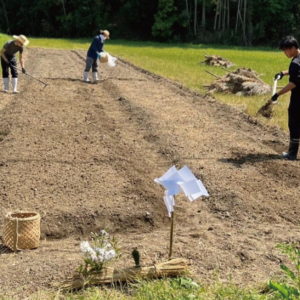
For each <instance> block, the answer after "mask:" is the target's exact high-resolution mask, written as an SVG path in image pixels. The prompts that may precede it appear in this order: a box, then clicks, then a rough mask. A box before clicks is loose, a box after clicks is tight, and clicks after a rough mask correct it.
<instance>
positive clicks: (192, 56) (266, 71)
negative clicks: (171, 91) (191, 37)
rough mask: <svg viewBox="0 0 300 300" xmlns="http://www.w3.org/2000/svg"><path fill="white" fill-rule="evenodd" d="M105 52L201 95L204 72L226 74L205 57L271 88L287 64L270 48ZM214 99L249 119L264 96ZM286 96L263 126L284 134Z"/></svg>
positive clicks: (42, 41)
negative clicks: (222, 61) (241, 70)
mask: <svg viewBox="0 0 300 300" xmlns="http://www.w3.org/2000/svg"><path fill="white" fill-rule="evenodd" d="M9 38H10V37H9V36H6V35H3V34H0V43H1V44H3V43H4V42H5V41H6V40H8V39H9ZM90 41H91V39H72V40H71V39H46V38H30V45H29V47H48V48H59V49H87V48H88V47H89V44H90ZM105 50H106V51H107V52H109V53H111V54H112V55H116V56H119V57H121V58H123V59H126V60H129V61H131V62H132V63H134V64H136V65H138V66H140V67H142V68H145V69H148V70H150V71H152V72H154V73H157V74H159V75H162V76H165V77H168V78H170V79H173V80H175V81H178V82H180V83H182V84H184V85H185V86H187V87H189V88H191V89H194V90H196V91H198V92H201V93H204V92H205V88H204V87H203V86H204V85H207V84H209V83H211V82H212V81H213V80H214V77H213V76H212V75H209V74H208V73H207V72H205V70H208V71H210V72H211V73H214V74H216V75H224V74H226V71H225V70H223V69H221V68H217V67H210V66H206V65H204V64H201V63H200V62H201V61H203V60H204V55H206V54H209V55H211V54H217V55H220V56H222V57H224V58H227V59H229V60H230V61H232V62H233V63H234V64H235V66H234V67H232V68H230V69H229V70H232V71H233V70H235V69H236V68H238V67H247V68H251V69H253V70H255V71H256V72H257V73H258V74H261V79H262V80H264V81H265V82H266V83H268V84H270V85H272V83H273V77H274V74H275V73H277V72H279V71H281V70H286V69H287V68H288V65H289V60H288V59H287V58H286V57H285V56H284V55H283V54H282V52H281V51H279V50H276V49H270V48H245V47H230V46H217V45H203V44H200V45H194V44H163V43H153V42H128V41H122V40H116V41H114V40H109V41H107V42H106V44H105ZM287 82H288V79H287V78H286V77H285V78H284V79H282V80H281V81H280V82H279V86H284V85H285V84H286V83H287ZM216 98H217V99H218V100H220V101H222V102H225V103H228V104H231V105H233V106H236V107H237V108H239V109H241V110H243V111H245V112H246V113H248V114H250V115H255V114H256V112H257V110H258V109H259V107H261V105H262V104H264V103H265V101H266V99H267V98H268V95H265V96H253V97H242V96H236V95H228V94H217V95H216ZM288 101H289V94H286V95H284V96H281V97H280V99H279V103H278V105H276V108H275V116H274V117H273V118H272V119H270V120H266V119H264V118H261V119H262V120H263V121H264V122H266V123H267V124H270V125H275V126H279V127H280V128H282V129H284V130H287V106H288Z"/></svg>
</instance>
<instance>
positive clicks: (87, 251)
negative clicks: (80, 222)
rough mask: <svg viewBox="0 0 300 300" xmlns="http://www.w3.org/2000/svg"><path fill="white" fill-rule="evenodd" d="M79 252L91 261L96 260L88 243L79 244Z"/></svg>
mask: <svg viewBox="0 0 300 300" xmlns="http://www.w3.org/2000/svg"><path fill="white" fill-rule="evenodd" d="M80 249H81V251H82V252H83V253H84V254H85V255H86V256H89V257H90V258H91V259H92V260H95V259H97V255H96V252H95V250H94V249H93V248H92V247H91V245H90V243H89V242H81V243H80Z"/></svg>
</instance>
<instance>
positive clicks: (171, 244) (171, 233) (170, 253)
mask: <svg viewBox="0 0 300 300" xmlns="http://www.w3.org/2000/svg"><path fill="white" fill-rule="evenodd" d="M173 234H174V211H172V212H171V230H170V248H169V259H171V257H172V251H173Z"/></svg>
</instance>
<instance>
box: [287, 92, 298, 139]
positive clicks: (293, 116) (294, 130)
mask: <svg viewBox="0 0 300 300" xmlns="http://www.w3.org/2000/svg"><path fill="white" fill-rule="evenodd" d="M288 112H289V130H290V139H291V140H299V139H300V97H297V99H295V98H291V102H290V105H289V110H288Z"/></svg>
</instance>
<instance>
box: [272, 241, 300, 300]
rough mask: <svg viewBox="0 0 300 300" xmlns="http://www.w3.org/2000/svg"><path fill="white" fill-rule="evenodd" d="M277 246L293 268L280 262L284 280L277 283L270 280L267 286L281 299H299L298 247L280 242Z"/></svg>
mask: <svg viewBox="0 0 300 300" xmlns="http://www.w3.org/2000/svg"><path fill="white" fill-rule="evenodd" d="M277 248H279V249H280V250H281V252H282V253H283V254H285V255H287V256H288V258H289V259H290V261H291V263H292V265H293V269H290V268H289V267H287V266H286V265H284V264H281V265H280V268H281V270H282V271H283V272H284V275H285V279H286V282H284V283H279V282H276V281H270V282H269V287H270V288H271V289H272V290H274V291H276V292H277V293H278V294H279V295H280V297H281V299H287V300H296V299H300V249H299V247H298V246H296V245H294V244H280V245H278V246H277Z"/></svg>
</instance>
